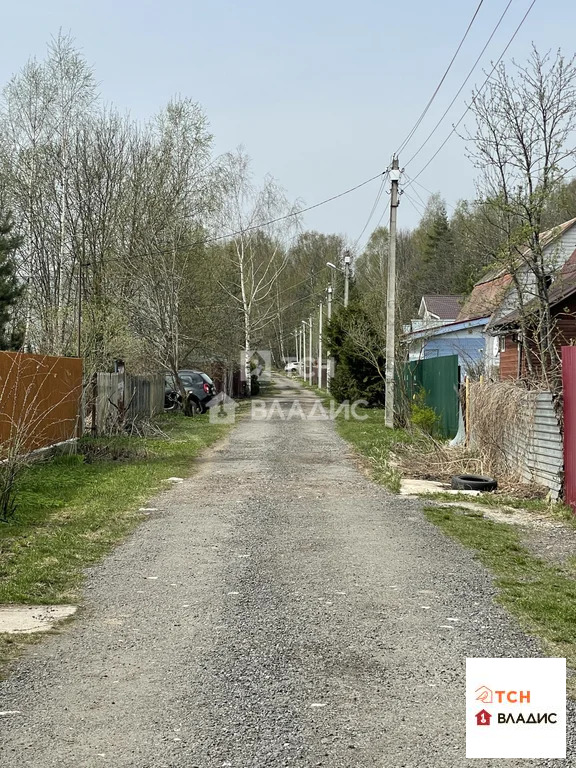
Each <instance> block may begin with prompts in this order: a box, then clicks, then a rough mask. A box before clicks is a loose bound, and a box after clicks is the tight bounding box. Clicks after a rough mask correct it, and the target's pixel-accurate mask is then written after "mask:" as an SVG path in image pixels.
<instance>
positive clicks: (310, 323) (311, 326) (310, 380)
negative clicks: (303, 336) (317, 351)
mask: <svg viewBox="0 0 576 768" xmlns="http://www.w3.org/2000/svg"><path fill="white" fill-rule="evenodd" d="M308 327H309V328H310V368H309V369H308V373H309V377H308V384H310V386H312V336H313V333H312V328H313V327H314V326H313V325H312V315H310V322H309V324H308Z"/></svg>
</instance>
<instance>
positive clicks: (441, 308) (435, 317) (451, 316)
mask: <svg viewBox="0 0 576 768" xmlns="http://www.w3.org/2000/svg"><path fill="white" fill-rule="evenodd" d="M463 299H464V297H463V296H432V295H430V296H422V299H421V301H420V307H419V309H418V317H417V318H414V319H413V320H411V321H410V323H409V324H408V325H406V326H404V331H405V332H406V333H410V332H412V331H420V330H422V329H424V328H436V327H437V326H439V325H444V323H452V322H454V321H455V320H456V318H457V317H458V313H459V312H460V307H461V305H462V301H463Z"/></svg>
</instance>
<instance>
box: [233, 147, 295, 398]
mask: <svg viewBox="0 0 576 768" xmlns="http://www.w3.org/2000/svg"><path fill="white" fill-rule="evenodd" d="M226 166H227V170H228V181H227V189H226V193H227V194H226V199H225V201H224V205H223V209H222V227H223V228H226V227H227V228H228V229H229V231H230V230H233V231H234V232H236V234H235V235H234V237H233V238H231V240H230V242H229V243H228V247H227V249H226V250H227V254H228V258H229V262H230V264H231V267H232V274H231V280H230V282H229V284H228V285H227V286H226V288H227V291H228V295H229V296H230V298H231V299H232V302H233V304H234V305H235V307H236V309H237V310H238V311H239V313H240V316H241V318H242V327H243V332H244V339H243V341H244V353H243V373H244V378H245V381H246V394H247V395H250V394H251V370H250V361H251V356H252V352H251V350H252V348H253V346H254V345H255V344H257V343H259V341H260V338H261V335H262V332H263V331H264V329H266V328H267V327H268V326H269V325H270V323H271V322H272V320H273V319H274V318H276V317H277V314H278V307H277V303H276V301H275V290H276V284H277V281H278V278H279V276H280V274H281V273H282V272H283V270H284V269H285V267H286V264H287V248H286V240H287V238H288V237H289V236H290V233H292V234H295V233H296V230H297V227H298V217H297V216H296V214H295V212H296V210H297V207H296V205H295V204H292V205H291V204H290V203H289V202H288V199H287V198H286V196H285V194H284V192H283V190H282V189H280V187H279V186H278V185H277V183H276V182H275V181H274V179H272V178H271V177H269V176H268V177H266V179H265V180H264V184H263V186H262V187H261V188H260V189H257V188H255V187H254V185H253V184H252V183H251V179H250V171H249V159H248V157H247V156H246V155H245V154H244V152H243V151H242V150H238V151H237V152H236V153H235V154H230V155H228V157H227V163H226ZM269 222H273V223H272V224H270V223H269ZM265 224H266V227H265V229H264V225H265Z"/></svg>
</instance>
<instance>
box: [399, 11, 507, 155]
mask: <svg viewBox="0 0 576 768" xmlns="http://www.w3.org/2000/svg"><path fill="white" fill-rule="evenodd" d="M512 2H513V0H508V4H507V5H506V7H505V8H504V10H503V11H502V14H501V16H500V18H499V19H498V21H497V23H496V26H495V27H494V29H493V30H492V33H491V34H490V37H489V38H488V40H487V41H486V44H485V45H484V47H483V48H482V50H481V51H480V53H479V54H478V57H477V59H476V61H475V62H474V64H473V65H472V67H471V69H470V71H469V72H468V74H467V75H466V78H465V79H464V82H463V83H462V85H461V86H460V88H459V89H458V91H457V92H456V95H455V96H454V98H453V99H452V101H451V102H450V104H449V105H448V106H447V107H446V110H445V111H444V113H443V115H442V117H441V118H440V119H439V120H438V122H437V123H436V125H435V126H434V128H432V130H431V131H430V133H429V134H428V136H426V138H425V139H424V141H423V142H422V144H420V146H419V147H418V149H417V150H416V152H414V154H413V155H412V157H411V158H410V159H409V160H408V161H407V162H406V163H405V165H409V163H411V162H412V160H414V158H416V157H417V156H418V155H419V154H420V152H422V150H423V149H424V147H425V146H426V144H427V143H428V142H429V141H430V139H431V138H432V136H434V134H435V133H436V131H437V130H438V128H439V126H440V125H441V123H442V122H443V121H444V118H445V117H446V115H447V114H448V112H450V110H451V109H452V107H453V106H454V103H455V101H456V99H457V98H458V96H460V94H461V93H462V91H463V90H464V87H465V85H466V83H467V82H468V80H470V78H471V77H472V74H473V73H474V70H475V69H476V67H477V66H478V63H479V62H480V59H481V58H482V56H483V55H484V53H485V51H486V49H487V48H488V46H489V45H490V43H491V42H492V38H493V37H494V35H495V34H496V32H497V31H498V29H499V27H500V24H502V21H503V20H504V17H505V16H506V14H507V12H508V9H509V8H510V6H511V5H512Z"/></svg>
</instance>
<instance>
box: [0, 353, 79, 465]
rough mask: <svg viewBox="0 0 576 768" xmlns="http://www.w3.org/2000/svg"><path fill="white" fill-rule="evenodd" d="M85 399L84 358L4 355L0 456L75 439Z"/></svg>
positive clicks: (0, 381)
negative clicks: (83, 390)
mask: <svg viewBox="0 0 576 768" xmlns="http://www.w3.org/2000/svg"><path fill="white" fill-rule="evenodd" d="M81 395H82V360H80V359H78V358H70V357H50V356H48V355H27V354H22V353H20V352H0V454H3V455H4V456H6V455H7V454H8V453H9V452H10V453H14V452H17V453H26V452H29V451H32V450H35V449H36V448H44V447H46V446H48V445H53V444H54V443H59V442H61V441H63V440H68V439H70V438H72V437H74V436H75V435H76V433H77V424H78V413H79V408H80V401H81Z"/></svg>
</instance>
